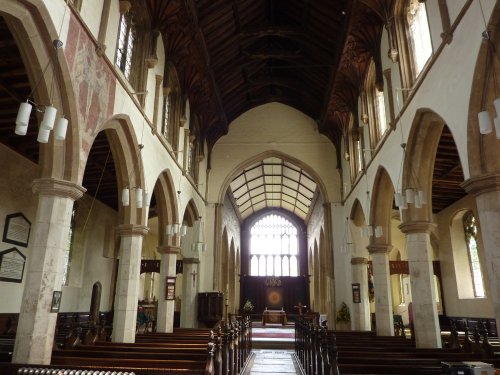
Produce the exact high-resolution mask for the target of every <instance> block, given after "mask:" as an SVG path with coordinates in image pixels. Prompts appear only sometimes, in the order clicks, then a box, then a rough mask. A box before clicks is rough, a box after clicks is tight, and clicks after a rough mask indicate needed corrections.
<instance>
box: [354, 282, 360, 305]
mask: <svg viewBox="0 0 500 375" xmlns="http://www.w3.org/2000/svg"><path fill="white" fill-rule="evenodd" d="M352 302H354V303H361V286H360V285H359V283H354V284H352Z"/></svg>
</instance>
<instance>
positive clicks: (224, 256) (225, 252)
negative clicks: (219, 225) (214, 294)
mask: <svg viewBox="0 0 500 375" xmlns="http://www.w3.org/2000/svg"><path fill="white" fill-rule="evenodd" d="M221 248H222V249H221V250H222V251H221V262H220V265H219V269H216V270H215V272H217V273H219V274H220V275H221V280H220V281H221V283H220V287H221V288H224V290H225V287H226V285H227V283H228V272H227V269H228V262H229V237H228V234H227V228H226V227H224V229H223V230H222V240H221ZM215 266H216V267H217V265H215Z"/></svg>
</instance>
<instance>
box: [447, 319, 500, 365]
mask: <svg viewBox="0 0 500 375" xmlns="http://www.w3.org/2000/svg"><path fill="white" fill-rule="evenodd" d="M495 332H496V331H495ZM442 338H443V341H444V342H445V344H446V347H448V348H452V349H459V350H462V351H464V352H473V353H474V354H476V356H477V357H479V358H494V357H500V342H499V339H498V336H493V337H491V331H490V330H489V329H488V328H487V327H486V325H485V324H484V323H482V322H480V323H479V324H476V325H473V326H472V327H469V325H468V324H465V325H458V324H457V323H456V322H451V326H450V331H449V333H448V332H446V334H445V333H443V332H442Z"/></svg>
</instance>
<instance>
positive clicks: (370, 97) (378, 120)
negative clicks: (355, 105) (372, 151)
mask: <svg viewBox="0 0 500 375" xmlns="http://www.w3.org/2000/svg"><path fill="white" fill-rule="evenodd" d="M375 74H376V73H375V62H374V61H373V60H372V61H371V62H370V66H369V67H368V70H367V72H366V78H365V92H366V95H365V96H363V95H362V100H365V103H362V104H364V105H363V106H362V108H363V107H364V112H363V113H362V119H363V122H365V123H367V124H368V126H369V129H370V130H369V134H370V142H371V148H376V147H377V144H378V142H379V140H380V139H381V138H382V137H383V135H384V134H385V132H386V131H387V129H388V126H387V117H386V112H385V98H384V92H383V91H381V90H382V89H383V88H382V87H380V90H379V87H377V85H376V84H375V82H376V76H375Z"/></svg>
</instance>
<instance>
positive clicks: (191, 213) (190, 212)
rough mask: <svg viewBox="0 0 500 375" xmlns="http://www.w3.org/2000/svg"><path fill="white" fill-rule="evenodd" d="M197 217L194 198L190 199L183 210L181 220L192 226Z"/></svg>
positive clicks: (198, 214)
mask: <svg viewBox="0 0 500 375" xmlns="http://www.w3.org/2000/svg"><path fill="white" fill-rule="evenodd" d="M199 218H200V212H199V211H198V207H196V203H195V202H194V200H193V199H190V200H189V202H188V204H187V205H186V208H185V210H184V215H183V217H182V220H183V222H185V224H186V225H188V226H190V227H192V226H193V225H194V223H195V222H196V221H197V220H198V219H199Z"/></svg>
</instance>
